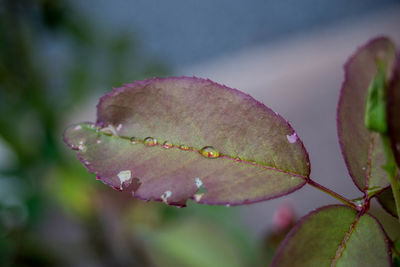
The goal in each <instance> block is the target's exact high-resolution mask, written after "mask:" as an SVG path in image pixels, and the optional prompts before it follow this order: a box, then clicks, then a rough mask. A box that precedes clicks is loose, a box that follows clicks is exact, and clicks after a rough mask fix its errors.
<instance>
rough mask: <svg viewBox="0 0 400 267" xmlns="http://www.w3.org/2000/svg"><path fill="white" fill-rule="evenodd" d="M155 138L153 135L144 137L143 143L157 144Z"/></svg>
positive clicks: (148, 144)
mask: <svg viewBox="0 0 400 267" xmlns="http://www.w3.org/2000/svg"><path fill="white" fill-rule="evenodd" d="M157 143H158V142H157V139H155V138H153V137H146V138H145V139H144V144H145V145H146V146H155V145H157Z"/></svg>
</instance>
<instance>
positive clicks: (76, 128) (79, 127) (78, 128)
mask: <svg viewBox="0 0 400 267" xmlns="http://www.w3.org/2000/svg"><path fill="white" fill-rule="evenodd" d="M80 129H82V126H80V125H77V126H75V127H74V130H76V131H78V130H80Z"/></svg>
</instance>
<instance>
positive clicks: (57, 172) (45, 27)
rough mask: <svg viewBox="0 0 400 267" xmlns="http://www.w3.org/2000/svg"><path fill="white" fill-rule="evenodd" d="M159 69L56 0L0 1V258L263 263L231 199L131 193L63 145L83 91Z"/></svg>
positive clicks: (1, 262)
mask: <svg viewBox="0 0 400 267" xmlns="http://www.w3.org/2000/svg"><path fill="white" fill-rule="evenodd" d="M167 74H168V71H167V68H166V65H165V64H164V63H163V62H160V60H156V59H154V58H151V57H150V56H149V55H147V54H146V53H145V52H144V51H142V48H141V47H140V42H139V41H138V40H134V39H132V37H131V35H130V34H128V33H127V32H125V30H124V29H121V30H116V31H115V33H113V34H112V36H109V35H106V34H104V33H103V32H101V30H99V29H97V28H96V26H95V25H91V24H90V22H89V21H88V20H86V19H85V17H84V16H83V15H82V14H79V12H76V11H75V10H74V9H73V7H72V6H71V4H70V3H69V2H67V1H64V0H36V1H35V0H0V150H1V153H0V155H5V157H4V158H3V159H0V266H88V265H90V266H214V265H215V266H232V265H234V266H258V265H264V264H262V261H261V257H260V250H259V247H258V246H257V244H256V242H255V241H254V240H252V239H251V238H250V237H249V235H248V231H246V229H243V228H241V227H240V226H239V224H237V223H235V221H236V220H235V215H234V213H233V212H231V210H232V208H231V209H228V208H225V207H205V206H201V207H199V206H198V205H192V204H191V205H189V207H188V208H186V209H180V210H178V209H177V208H174V207H166V206H165V205H164V204H160V203H144V202H141V201H136V200H133V199H132V198H131V197H130V196H127V195H124V194H123V193H119V192H116V191H114V190H112V189H110V188H109V187H106V186H103V185H101V184H100V183H99V182H96V180H95V179H94V177H93V175H91V174H89V173H88V172H87V171H86V169H85V168H84V167H83V166H82V165H81V164H79V163H78V161H77V160H76V159H75V156H74V153H72V152H70V151H69V150H68V148H67V147H66V146H65V145H64V144H63V143H62V131H63V129H64V128H65V127H66V126H67V123H68V120H69V116H70V114H72V113H77V114H79V112H81V110H83V109H84V104H85V103H87V101H88V100H89V99H90V98H93V96H94V95H100V94H102V93H104V92H106V91H108V90H110V89H111V87H112V86H119V85H121V84H123V83H127V82H132V81H133V80H135V79H142V78H146V77H151V76H156V75H157V76H164V75H167ZM93 88H101V90H98V91H93V90H92V89H93ZM264 263H265V262H264ZM209 264H214V265H209Z"/></svg>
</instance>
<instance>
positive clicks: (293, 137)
mask: <svg viewBox="0 0 400 267" xmlns="http://www.w3.org/2000/svg"><path fill="white" fill-rule="evenodd" d="M286 138H287V140H288V141H289V143H291V144H293V143H296V141H297V134H296V133H293V134H292V135H286Z"/></svg>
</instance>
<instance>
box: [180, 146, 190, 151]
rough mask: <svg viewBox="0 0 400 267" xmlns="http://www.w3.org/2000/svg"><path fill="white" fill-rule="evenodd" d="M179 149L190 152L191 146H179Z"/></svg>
mask: <svg viewBox="0 0 400 267" xmlns="http://www.w3.org/2000/svg"><path fill="white" fill-rule="evenodd" d="M179 149H181V150H185V151H186V150H190V147H189V146H187V145H180V146H179Z"/></svg>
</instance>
